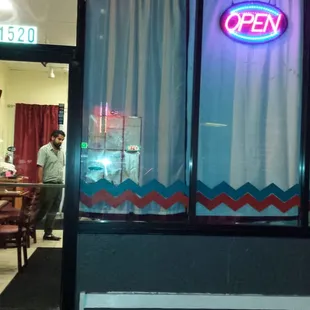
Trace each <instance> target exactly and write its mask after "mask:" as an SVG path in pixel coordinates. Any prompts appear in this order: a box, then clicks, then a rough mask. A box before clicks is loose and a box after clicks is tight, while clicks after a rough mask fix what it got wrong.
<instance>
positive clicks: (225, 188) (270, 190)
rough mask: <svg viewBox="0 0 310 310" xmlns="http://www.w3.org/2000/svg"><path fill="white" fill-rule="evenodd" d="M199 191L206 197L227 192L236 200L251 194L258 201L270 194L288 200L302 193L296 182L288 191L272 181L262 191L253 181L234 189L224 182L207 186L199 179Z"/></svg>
mask: <svg viewBox="0 0 310 310" xmlns="http://www.w3.org/2000/svg"><path fill="white" fill-rule="evenodd" d="M197 191H198V192H200V193H202V194H203V195H204V196H205V197H207V198H209V199H214V198H215V197H217V196H219V195H220V194H223V193H225V194H227V195H228V196H229V197H231V198H232V199H234V200H238V199H240V198H241V197H243V196H244V195H245V194H250V195H252V196H253V197H254V198H255V199H257V200H258V201H261V200H264V199H265V198H266V197H268V196H269V195H271V194H273V195H275V196H277V197H278V198H279V199H280V200H282V201H287V200H289V199H291V198H292V197H294V196H295V195H299V194H300V186H299V185H298V184H296V185H294V186H293V187H291V188H290V189H288V190H287V191H283V190H281V189H280V188H279V187H278V186H276V185H275V184H273V183H272V184H270V185H268V186H267V187H265V188H264V189H263V190H261V191H260V190H258V189H257V188H256V187H255V186H253V185H252V184H251V183H246V184H244V185H243V186H241V187H240V188H238V189H234V188H232V187H231V186H230V185H228V184H227V183H225V182H222V183H221V184H219V185H217V186H216V187H214V188H213V189H211V188H209V187H208V186H206V185H205V184H204V183H202V182H200V181H198V184H197Z"/></svg>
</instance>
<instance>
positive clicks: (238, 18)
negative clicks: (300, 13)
mask: <svg viewBox="0 0 310 310" xmlns="http://www.w3.org/2000/svg"><path fill="white" fill-rule="evenodd" d="M220 27H221V29H222V31H223V32H224V33H225V35H227V36H228V37H230V38H232V39H234V40H236V41H238V42H241V43H250V44H261V43H267V42H270V41H272V40H275V39H277V38H279V37H280V36H281V35H283V34H284V33H285V31H286V30H287V27H288V19H287V16H286V15H285V14H284V13H283V11H282V10H280V9H279V8H277V7H275V6H273V5H271V4H268V3H263V2H242V3H238V4H234V5H232V6H231V7H229V8H228V9H227V10H226V11H225V12H224V13H223V14H222V15H221V18H220Z"/></svg>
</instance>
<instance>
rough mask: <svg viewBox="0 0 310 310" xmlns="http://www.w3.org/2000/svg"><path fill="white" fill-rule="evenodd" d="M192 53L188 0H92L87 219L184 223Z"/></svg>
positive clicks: (84, 189)
mask: <svg viewBox="0 0 310 310" xmlns="http://www.w3.org/2000/svg"><path fill="white" fill-rule="evenodd" d="M120 21H121V22H120ZM186 58H187V30H186V1H185V0H176V1H144V0H136V1H122V0H113V1H111V0H89V1H87V17H86V54H85V83H84V85H85V86H84V107H85V109H84V121H83V143H82V145H81V147H82V175H81V203H80V215H81V219H82V220H87V219H89V218H93V219H112V220H113V219H115V220H118V219H129V218H130V219H149V218H151V219H152V220H154V221H156V220H163V219H165V220H171V221H182V220H185V219H186V213H187V211H186V210H187V209H186V206H187V204H188V195H187V192H188V187H187V185H186V182H185V178H186V168H187V165H186V147H187V145H186V130H187V122H186V118H187V108H186V84H187V80H186V79H187V75H186V63H187V62H186Z"/></svg>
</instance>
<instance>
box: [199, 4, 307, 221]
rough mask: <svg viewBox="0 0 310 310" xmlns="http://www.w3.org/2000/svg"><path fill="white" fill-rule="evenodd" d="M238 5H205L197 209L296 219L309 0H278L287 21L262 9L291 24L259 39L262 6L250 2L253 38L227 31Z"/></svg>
mask: <svg viewBox="0 0 310 310" xmlns="http://www.w3.org/2000/svg"><path fill="white" fill-rule="evenodd" d="M234 2H235V5H236V4H238V3H239V2H240V1H234ZM272 2H273V1H272ZM265 4H268V5H270V1H261V2H260V6H261V7H264V5H265ZM231 5H232V4H231V1H226V0H220V1H218V0H216V1H205V4H204V28H203V51H202V55H203V59H202V81H201V85H202V87H201V105H200V132H199V163H198V184H197V187H198V188H197V190H198V193H197V215H198V216H199V219H200V220H208V222H209V223H213V222H217V223H221V224H225V223H227V224H231V223H247V224H248V223H259V224H274V225H297V217H298V208H299V194H300V186H299V167H298V164H299V153H300V151H299V150H300V128H301V126H300V116H301V115H300V114H301V86H302V84H301V83H302V41H301V38H302V37H303V33H302V29H303V18H302V15H303V14H302V12H303V1H296V2H294V6H293V5H291V2H290V1H286V0H283V1H277V2H276V6H274V5H273V7H274V9H273V8H272V11H268V12H269V13H270V12H271V13H270V14H271V15H272V14H273V13H272V12H273V11H274V10H278V9H279V10H281V11H282V13H283V14H285V15H286V17H287V23H288V25H285V24H283V25H282V24H281V21H280V24H277V23H276V21H275V19H271V21H270V15H266V14H265V15H264V14H263V15H264V17H266V18H267V19H266V20H265V22H267V23H268V22H270V25H271V26H277V25H278V26H279V25H280V26H281V25H282V26H283V27H284V28H281V29H280V28H279V29H276V31H279V32H277V38H275V39H274V40H273V41H270V42H268V43H262V42H260V44H256V43H257V42H254V39H255V38H254V39H253V37H254V36H255V35H257V33H252V34H251V29H250V30H249V27H250V26H251V27H252V26H253V25H250V22H251V18H252V17H253V20H254V19H255V16H254V15H255V14H257V13H259V12H258V11H257V8H256V9H253V8H247V10H246V12H247V14H252V13H253V14H254V15H253V14H252V15H253V16H252V15H251V16H250V15H248V16H247V17H246V18H247V19H246V23H245V27H247V28H246V29H245V31H244V33H243V34H242V33H241V34H239V35H240V37H241V36H243V37H242V38H243V41H244V38H245V37H246V38H247V39H248V38H250V39H251V40H252V42H251V43H248V42H240V40H237V41H236V37H233V35H232V32H228V33H227V32H226V33H225V32H223V31H222V29H221V27H220V26H222V24H221V25H220V17H221V15H222V13H223V12H225V10H227V9H228V8H229V7H230V6H231ZM241 11H242V10H241ZM241 11H240V10H239V11H235V12H241ZM252 11H253V12H252ZM268 12H267V13H268ZM243 13H244V12H243ZM243 13H242V12H241V13H240V14H241V15H240V16H241V17H242V14H243ZM261 13H262V12H261ZM263 13H264V12H263ZM265 13H266V12H265ZM269 13H268V14H269ZM234 14H235V15H236V13H234ZM238 14H239V13H238ZM263 15H262V16H263ZM279 16H280V15H276V17H277V19H280V17H281V16H282V17H281V18H284V15H281V16H280V17H279ZM226 17H227V16H226ZM235 18H236V16H235ZM272 18H273V17H272ZM231 20H233V18H232V19H231ZM260 22H263V21H262V20H261V21H260ZM227 23H228V22H227ZM227 23H226V24H225V25H226V26H227V25H228V26H229V27H230V26H231V27H233V26H234V25H231V24H229V23H228V24H227ZM241 24H242V23H241ZM241 24H240V25H239V26H238V28H236V31H239V30H240V32H242V26H244V25H241ZM219 25H220V26H219ZM228 26H227V27H228ZM235 26H236V25H235ZM235 26H234V27H235ZM267 26H268V25H267ZM280 26H279V27H280ZM282 26H281V27H282ZM285 26H287V29H286V27H285ZM253 27H254V26H253ZM268 27H269V26H268ZM268 27H267V28H265V27H264V29H265V30H266V29H267V30H266V31H267V32H268V29H269V28H268ZM252 29H253V28H252ZM264 29H262V31H263V30H264ZM226 30H227V29H226ZM284 30H285V31H284ZM280 31H281V33H280ZM261 33H262V32H260V34H261ZM278 34H281V36H278ZM251 36H252V38H251ZM237 39H238V38H237ZM239 39H240V38H239ZM255 40H256V39H255Z"/></svg>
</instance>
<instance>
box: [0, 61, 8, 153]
mask: <svg viewBox="0 0 310 310" xmlns="http://www.w3.org/2000/svg"><path fill="white" fill-rule="evenodd" d="M7 71H8V69H7V66H6V65H5V64H2V63H0V89H1V90H2V96H1V98H0V158H1V157H4V153H5V150H6V149H7V140H8V131H7V125H6V123H5V120H6V119H7V107H6V89H7Z"/></svg>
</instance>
